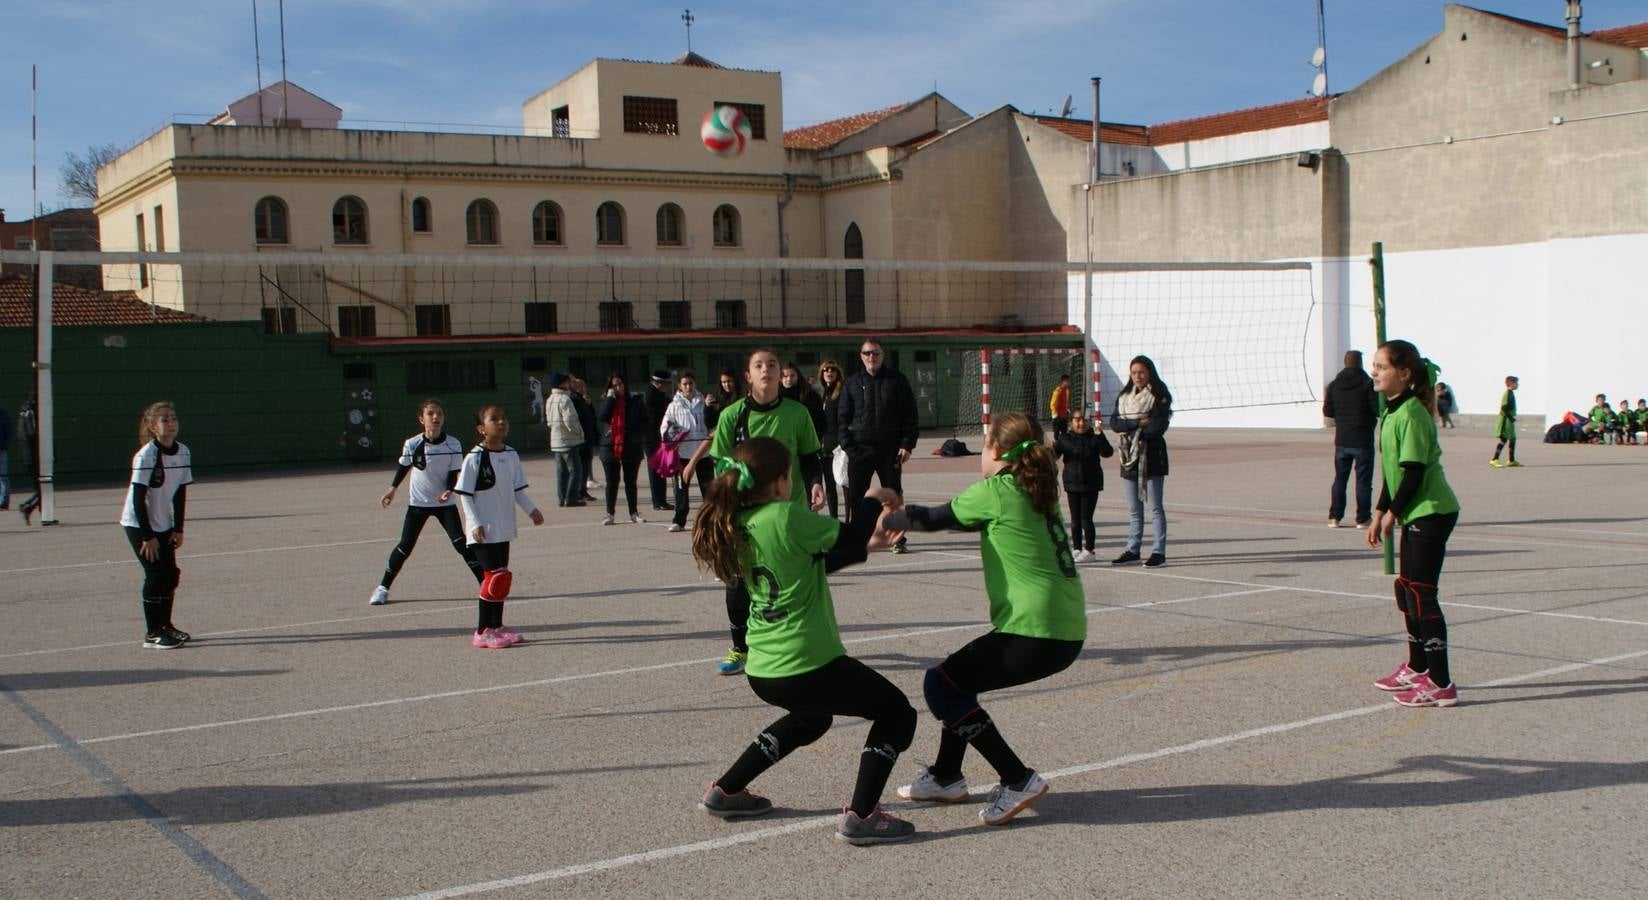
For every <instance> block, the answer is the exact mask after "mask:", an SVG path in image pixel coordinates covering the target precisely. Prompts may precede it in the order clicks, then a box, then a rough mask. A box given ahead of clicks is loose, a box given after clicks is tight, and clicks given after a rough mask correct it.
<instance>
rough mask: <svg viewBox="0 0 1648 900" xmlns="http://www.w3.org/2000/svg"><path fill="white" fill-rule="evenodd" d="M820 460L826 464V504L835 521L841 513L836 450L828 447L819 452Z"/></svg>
mask: <svg viewBox="0 0 1648 900" xmlns="http://www.w3.org/2000/svg"><path fill="white" fill-rule="evenodd" d="M818 458H819V459H820V460H821V461H823V463H824V502H825V504H826V505H827V507H828V509H829V510H830V518H832V519H834V518H836V514H837V513H838V512H839V511H840V506H839V501H840V498H839V497H837V496H836V484H835V448H834V447H828V446H827V447H825V448H824V449H822V450H820V451H818Z"/></svg>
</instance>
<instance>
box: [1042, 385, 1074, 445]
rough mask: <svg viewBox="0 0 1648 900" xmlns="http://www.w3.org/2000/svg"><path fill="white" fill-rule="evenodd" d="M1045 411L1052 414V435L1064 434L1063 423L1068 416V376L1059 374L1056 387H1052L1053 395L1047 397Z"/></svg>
mask: <svg viewBox="0 0 1648 900" xmlns="http://www.w3.org/2000/svg"><path fill="white" fill-rule="evenodd" d="M1047 411H1048V412H1049V413H1050V414H1052V416H1053V437H1055V438H1057V437H1058V436H1059V435H1061V434H1064V429H1065V423H1066V422H1067V421H1068V420H1069V418H1070V376H1069V375H1060V376H1059V384H1058V387H1055V388H1053V396H1051V397H1049V398H1048V399H1047Z"/></svg>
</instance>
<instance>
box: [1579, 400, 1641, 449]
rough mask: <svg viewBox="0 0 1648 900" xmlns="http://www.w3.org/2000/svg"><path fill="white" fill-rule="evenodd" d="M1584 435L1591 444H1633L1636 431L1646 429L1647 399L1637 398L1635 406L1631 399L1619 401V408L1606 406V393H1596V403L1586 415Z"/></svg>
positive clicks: (1635, 441) (1635, 440) (1635, 439)
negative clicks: (1632, 404) (1633, 406)
mask: <svg viewBox="0 0 1648 900" xmlns="http://www.w3.org/2000/svg"><path fill="white" fill-rule="evenodd" d="M1584 429H1585V436H1586V437H1587V438H1588V439H1589V440H1590V442H1591V443H1593V444H1635V443H1637V432H1639V431H1648V400H1644V399H1642V398H1640V397H1639V398H1638V399H1637V408H1636V409H1632V408H1631V401H1629V400H1621V401H1619V409H1618V410H1614V409H1611V408H1610V407H1609V406H1608V395H1607V394H1598V395H1596V405H1595V406H1592V407H1591V411H1590V413H1589V414H1587V416H1586V421H1585V426H1584Z"/></svg>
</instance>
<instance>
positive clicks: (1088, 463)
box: [1053, 431, 1116, 494]
mask: <svg viewBox="0 0 1648 900" xmlns="http://www.w3.org/2000/svg"><path fill="white" fill-rule="evenodd" d="M1115 452H1116V450H1115V448H1113V447H1111V446H1110V439H1109V438H1107V437H1105V436H1104V432H1102V431H1089V432H1087V433H1086V434H1077V433H1075V432H1074V431H1066V432H1064V433H1063V434H1061V435H1059V436H1058V437H1057V438H1056V439H1055V440H1054V441H1053V455H1054V456H1055V457H1063V458H1064V490H1065V492H1066V493H1078V492H1079V493H1084V494H1085V493H1098V492H1099V491H1102V490H1104V469H1103V467H1101V466H1100V465H1099V458H1100V457H1108V456H1111V455H1113V454H1115Z"/></svg>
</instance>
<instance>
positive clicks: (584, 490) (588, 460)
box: [578, 443, 595, 498]
mask: <svg viewBox="0 0 1648 900" xmlns="http://www.w3.org/2000/svg"><path fill="white" fill-rule="evenodd" d="M578 458H579V459H581V460H583V462H584V484H580V485H578V496H579V497H580V498H581V497H584V496H585V495H587V494H588V493H589V479H591V478H594V477H595V465H594V464H595V448H594V447H591V446H590V445H589V444H588V443H585V444H584V445H583V446H582V447H579V448H578Z"/></svg>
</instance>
